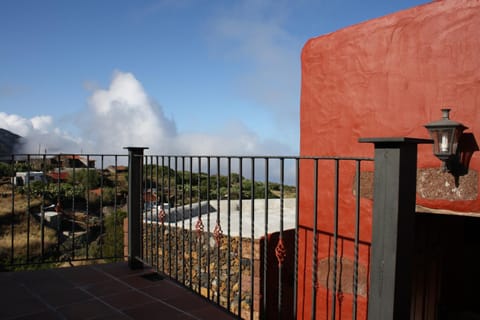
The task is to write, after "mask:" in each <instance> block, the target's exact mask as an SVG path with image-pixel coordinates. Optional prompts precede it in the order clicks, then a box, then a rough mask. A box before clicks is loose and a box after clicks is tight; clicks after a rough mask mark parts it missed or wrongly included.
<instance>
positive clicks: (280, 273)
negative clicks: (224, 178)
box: [277, 158, 285, 319]
mask: <svg viewBox="0 0 480 320" xmlns="http://www.w3.org/2000/svg"><path fill="white" fill-rule="evenodd" d="M284 165H285V164H284V158H280V232H279V237H278V239H279V245H282V244H283V216H284V212H283V211H284V195H285V194H284V183H285V176H284V173H285V168H284ZM279 253H280V255H279V257H280V258H281V259H283V257H281V254H282V253H281V252H279ZM281 259H280V260H279V264H278V301H277V309H278V317H279V319H281V318H282V299H283V287H282V284H283V281H282V280H283V279H282V278H283V261H282V260H281Z"/></svg>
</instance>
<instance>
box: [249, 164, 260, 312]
mask: <svg viewBox="0 0 480 320" xmlns="http://www.w3.org/2000/svg"><path fill="white" fill-rule="evenodd" d="M250 159H251V166H252V167H251V173H250V176H251V179H252V185H251V187H250V194H251V206H250V212H251V213H250V214H251V221H250V229H251V231H250V237H251V240H250V296H251V297H252V298H251V301H250V319H253V316H254V313H253V312H254V310H253V308H254V306H255V303H254V301H255V299H256V297H255V158H254V157H252V158H250ZM257 311H258V310H257Z"/></svg>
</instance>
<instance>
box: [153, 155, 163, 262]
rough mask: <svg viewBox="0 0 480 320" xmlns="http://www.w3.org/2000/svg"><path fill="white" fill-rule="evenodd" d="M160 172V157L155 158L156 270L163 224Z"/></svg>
mask: <svg viewBox="0 0 480 320" xmlns="http://www.w3.org/2000/svg"><path fill="white" fill-rule="evenodd" d="M158 170H160V168H159V166H158V156H155V190H156V192H155V222H156V223H155V270H158V269H159V267H158V265H159V261H160V260H159V257H160V254H159V248H158V241H159V240H158V237H159V234H158V226H159V224H160V223H161V222H160V220H161V219H162V218H161V217H160V210H159V208H160V209H161V208H162V207H160V205H161V204H162V203H161V199H159V197H158V193H159V192H161V188H160V186H161V185H160V182H159V180H158V178H159V175H158Z"/></svg>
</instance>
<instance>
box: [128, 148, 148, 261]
mask: <svg viewBox="0 0 480 320" xmlns="http://www.w3.org/2000/svg"><path fill="white" fill-rule="evenodd" d="M127 149H128V153H129V154H128V265H129V267H130V268H131V269H139V268H142V266H143V265H142V262H141V261H140V260H138V257H139V256H140V254H141V250H142V248H141V246H142V242H141V241H142V240H141V235H142V226H141V225H142V224H141V207H142V204H141V199H142V165H143V151H144V150H145V149H146V148H134V147H129V148H127Z"/></svg>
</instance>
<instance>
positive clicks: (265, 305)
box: [263, 158, 270, 319]
mask: <svg viewBox="0 0 480 320" xmlns="http://www.w3.org/2000/svg"><path fill="white" fill-rule="evenodd" d="M269 164H270V163H269V159H268V158H265V177H264V185H265V190H264V192H265V216H264V217H265V225H264V228H265V236H264V238H263V239H264V241H263V317H264V319H268V311H267V310H268V303H267V297H268V296H267V294H268V281H267V276H268V196H269V188H270V186H269V184H268V177H269Z"/></svg>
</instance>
